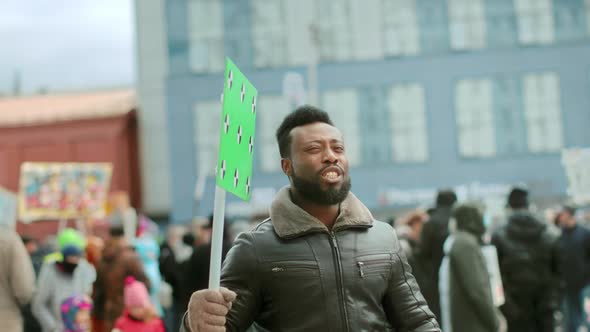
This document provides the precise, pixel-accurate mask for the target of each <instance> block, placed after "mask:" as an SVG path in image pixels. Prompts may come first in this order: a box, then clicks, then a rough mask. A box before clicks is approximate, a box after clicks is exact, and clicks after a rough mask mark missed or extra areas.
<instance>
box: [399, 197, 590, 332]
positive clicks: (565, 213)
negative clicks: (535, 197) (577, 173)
mask: <svg viewBox="0 0 590 332" xmlns="http://www.w3.org/2000/svg"><path fill="white" fill-rule="evenodd" d="M456 202H457V197H456V195H455V193H454V192H453V191H450V190H442V191H440V192H439V193H438V196H437V199H436V206H435V207H434V208H432V209H430V210H429V211H426V212H423V211H419V210H418V211H412V212H410V213H408V214H406V215H404V216H403V217H401V218H398V219H397V220H396V221H395V226H396V228H397V230H398V234H399V236H400V239H401V243H402V248H404V252H405V253H406V255H407V256H408V260H409V262H410V265H411V266H412V267H413V271H414V275H415V277H416V279H417V280H418V283H419V284H420V288H421V290H422V292H423V294H424V296H425V298H426V300H427V302H428V304H429V307H430V308H431V309H432V310H433V312H434V313H435V314H436V316H437V317H438V318H439V319H440V320H441V321H442V323H443V327H444V328H443V330H444V331H455V332H456V331H498V327H499V326H500V324H501V322H502V321H505V323H504V324H505V325H506V326H505V327H504V329H506V328H507V330H508V331H518V332H528V331H531V332H533V331H547V332H549V331H551V332H554V331H565V332H578V331H586V330H587V329H588V327H590V305H589V304H590V298H589V297H588V293H589V292H590V230H589V229H588V228H587V227H586V226H585V225H583V224H580V223H579V222H578V219H579V217H577V216H576V209H575V208H574V207H573V206H568V205H565V206H563V207H562V208H561V209H559V210H558V211H557V213H555V215H554V216H553V217H552V218H551V220H544V218H542V217H540V216H538V215H536V214H535V213H533V212H532V211H531V210H530V208H529V207H530V206H529V205H530V204H529V193H528V191H527V190H526V189H525V188H522V187H514V188H513V189H512V190H511V191H510V193H509V195H508V197H507V201H506V203H507V210H508V213H507V218H506V219H505V220H501V221H500V223H499V224H492V225H488V226H487V227H486V226H485V225H484V217H483V214H482V208H481V206H476V205H473V204H472V205H470V204H461V205H458V204H457V203H456ZM484 246H488V247H489V246H492V247H493V248H494V249H495V251H496V255H497V259H498V265H499V270H500V272H501V280H502V284H503V294H502V296H503V303H502V304H501V305H498V304H497V303H494V299H493V297H492V291H493V287H492V285H491V284H490V283H491V281H490V271H489V270H490V265H489V264H490V263H489V262H488V261H487V260H486V259H485V257H484V255H483V253H482V249H483V247H484ZM443 279H444V280H443ZM496 307H499V308H498V309H499V310H497V309H496Z"/></svg>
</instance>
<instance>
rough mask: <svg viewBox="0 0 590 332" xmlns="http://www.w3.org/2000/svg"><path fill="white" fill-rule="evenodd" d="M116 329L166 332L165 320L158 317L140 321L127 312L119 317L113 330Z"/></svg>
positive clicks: (123, 331) (126, 331)
mask: <svg viewBox="0 0 590 332" xmlns="http://www.w3.org/2000/svg"><path fill="white" fill-rule="evenodd" d="M115 329H118V330H119V331H121V332H166V328H165V327H164V322H162V320H161V319H160V318H158V317H155V318H152V319H150V320H148V321H140V320H137V319H134V318H131V317H130V316H129V314H127V313H124V314H123V316H121V317H119V319H117V321H116V322H115V326H114V328H113V330H115Z"/></svg>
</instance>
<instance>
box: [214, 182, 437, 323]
mask: <svg viewBox="0 0 590 332" xmlns="http://www.w3.org/2000/svg"><path fill="white" fill-rule="evenodd" d="M340 210H341V211H340V216H339V217H338V218H337V220H336V223H335V225H334V227H333V228H332V230H331V231H329V230H328V229H327V228H326V227H325V226H324V225H323V224H321V223H320V222H319V221H318V220H317V219H315V218H314V217H312V216H311V215H309V214H307V213H306V212H305V211H303V210H302V209H300V208H299V207H298V206H296V205H295V204H293V203H292V202H291V200H290V198H289V192H288V189H283V190H282V191H281V192H279V194H278V197H277V199H276V200H275V201H274V202H273V206H272V208H271V219H269V220H267V221H265V222H263V223H261V224H260V225H259V226H258V227H257V228H256V229H255V230H253V231H251V232H249V233H242V234H241V235H240V236H239V238H238V240H237V241H236V243H235V245H234V247H233V248H232V249H231V250H230V252H229V253H228V255H227V257H226V261H225V264H224V268H223V271H222V277H221V284H222V285H223V286H224V287H227V288H229V289H231V290H233V291H235V292H236V293H237V294H238V297H237V299H236V301H235V302H234V303H233V306H232V309H231V311H230V313H229V314H228V319H227V324H226V327H227V330H228V331H244V330H246V329H247V328H248V327H249V326H250V325H252V324H255V325H254V326H255V328H256V330H259V331H260V330H262V331H264V330H268V331H273V332H274V331H322V332H327V331H355V332H356V331H397V332H402V331H423V332H427V331H433V332H434V331H440V329H439V327H438V324H437V322H436V320H435V318H434V315H433V314H432V312H431V311H430V310H429V309H428V306H427V305H426V302H425V300H424V298H423V296H422V294H421V293H420V290H419V288H418V285H417V284H416V281H415V279H414V277H413V276H412V274H411V271H410V267H409V265H408V263H407V260H406V258H405V256H404V255H403V254H402V253H401V251H400V246H399V243H398V240H397V237H396V235H395V232H394V230H393V229H392V228H391V227H390V226H389V225H387V224H385V223H383V222H379V221H373V218H372V216H371V214H370V212H369V211H368V210H367V208H366V207H365V206H364V205H363V204H362V203H361V202H360V201H359V200H358V199H357V198H356V197H355V196H354V195H353V194H349V196H348V198H347V199H346V200H345V201H344V202H342V204H341V208H340ZM271 220H272V221H271Z"/></svg>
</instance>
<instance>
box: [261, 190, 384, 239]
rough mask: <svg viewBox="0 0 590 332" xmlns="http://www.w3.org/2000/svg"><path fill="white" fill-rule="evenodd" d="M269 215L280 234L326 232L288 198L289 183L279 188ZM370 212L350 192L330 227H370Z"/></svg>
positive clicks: (317, 222)
mask: <svg viewBox="0 0 590 332" xmlns="http://www.w3.org/2000/svg"><path fill="white" fill-rule="evenodd" d="M270 219H271V222H272V225H273V227H274V229H275V232H276V233H277V235H278V236H279V237H280V238H284V239H289V238H295V237H298V236H301V235H304V234H307V233H312V232H329V230H328V228H327V227H326V226H325V225H324V224H322V222H321V221H319V220H318V219H317V218H315V217H313V216H312V215H310V214H309V213H307V212H306V211H305V210H303V209H302V208H300V207H299V206H298V205H296V204H295V203H293V201H292V200H291V194H290V192H289V187H284V188H282V189H281V190H280V191H279V192H278V193H277V195H276V197H275V199H274V201H273V202H272V205H271V207H270ZM372 224H373V216H372V215H371V212H370V211H369V209H367V207H366V206H365V205H364V204H363V203H361V201H360V200H359V199H358V198H356V196H355V195H354V194H353V193H349V194H348V196H347V197H346V199H344V201H343V202H342V203H340V214H339V215H338V217H337V218H336V222H335V223H334V227H333V229H332V230H334V231H335V230H338V229H342V228H349V227H361V228H369V227H372Z"/></svg>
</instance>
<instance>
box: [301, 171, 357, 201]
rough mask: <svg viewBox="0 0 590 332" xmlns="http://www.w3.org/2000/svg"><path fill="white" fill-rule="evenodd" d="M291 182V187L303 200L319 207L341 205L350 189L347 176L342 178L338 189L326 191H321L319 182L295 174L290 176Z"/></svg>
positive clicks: (330, 188)
mask: <svg viewBox="0 0 590 332" xmlns="http://www.w3.org/2000/svg"><path fill="white" fill-rule="evenodd" d="M291 180H292V181H293V187H294V188H295V190H297V192H298V193H299V194H300V195H301V196H302V197H303V198H305V199H306V200H308V201H310V202H313V203H316V204H319V205H335V204H339V203H341V202H342V201H344V199H346V197H347V196H348V192H349V191H350V187H351V183H350V177H349V176H347V177H345V178H344V180H343V182H342V186H341V187H340V189H337V188H336V187H329V188H328V189H327V190H323V189H322V187H321V185H320V183H319V182H314V181H309V180H306V179H304V178H301V177H298V176H297V175H296V174H295V172H293V173H292V174H291Z"/></svg>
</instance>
